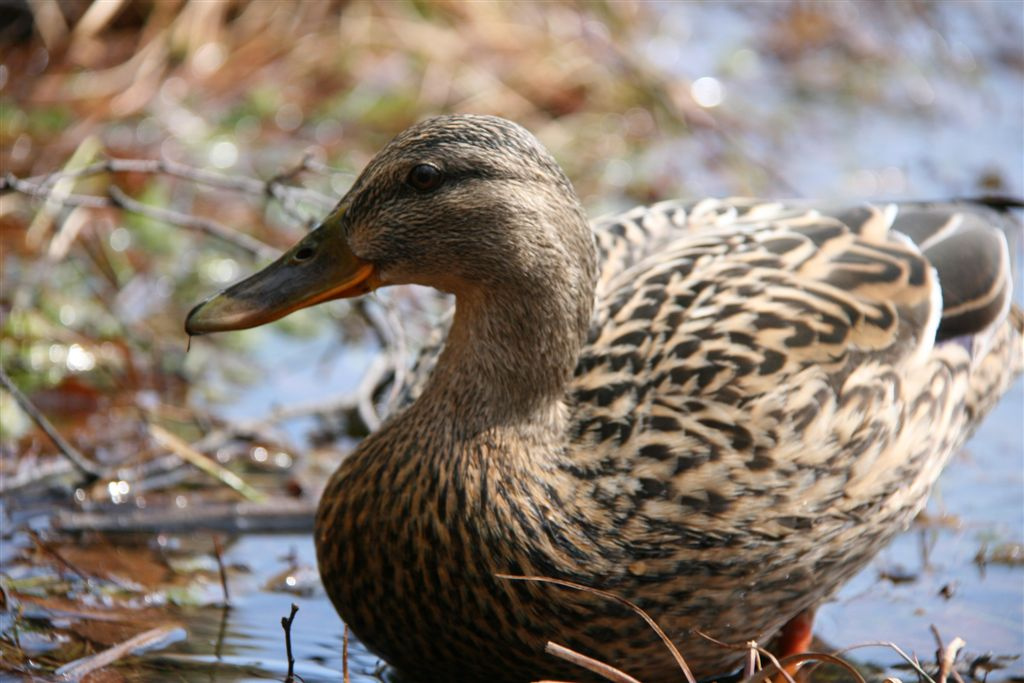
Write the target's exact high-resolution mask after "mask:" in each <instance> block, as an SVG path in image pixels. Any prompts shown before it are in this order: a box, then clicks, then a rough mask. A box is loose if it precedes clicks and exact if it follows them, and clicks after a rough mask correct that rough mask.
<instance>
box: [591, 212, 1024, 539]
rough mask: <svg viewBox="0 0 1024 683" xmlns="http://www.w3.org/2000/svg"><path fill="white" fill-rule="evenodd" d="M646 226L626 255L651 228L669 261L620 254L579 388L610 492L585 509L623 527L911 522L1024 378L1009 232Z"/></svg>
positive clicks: (878, 225) (597, 477)
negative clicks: (817, 520) (959, 448)
mask: <svg viewBox="0 0 1024 683" xmlns="http://www.w3.org/2000/svg"><path fill="white" fill-rule="evenodd" d="M648 211H654V212H660V213H661V214H662V216H661V218H651V217H646V218H644V217H642V216H639V214H636V215H635V216H634V217H633V218H631V220H630V223H629V224H628V225H627V226H626V227H625V228H624V229H622V230H621V231H619V232H621V236H619V237H618V238H617V239H619V240H624V239H625V238H626V237H628V235H629V234H630V229H631V227H632V226H637V225H639V226H640V227H641V228H643V227H644V226H645V225H646V226H653V227H654V229H653V230H652V229H651V228H646V229H647V231H648V232H651V233H652V234H653V236H652V237H651V238H650V239H651V243H652V244H654V245H655V246H654V249H653V250H651V251H648V252H647V253H646V254H644V253H643V252H642V251H641V247H640V246H639V245H638V244H637V240H632V241H630V245H628V246H623V245H622V244H618V245H616V244H615V240H612V239H609V238H604V240H605V245H604V246H603V247H602V248H603V249H604V251H605V253H606V254H608V255H609V257H610V258H611V259H612V260H613V261H616V265H613V266H612V268H611V269H610V270H609V271H608V272H606V273H605V274H604V275H605V277H604V278H603V279H602V285H601V291H602V298H601V300H600V301H599V311H598V314H597V315H596V316H595V325H594V327H593V329H592V331H591V335H590V339H589V344H588V345H587V347H586V349H585V351H584V354H583V356H582V357H581V359H580V362H579V365H578V367H577V371H576V377H575V380H574V382H573V385H572V389H571V396H572V403H573V416H574V417H573V425H574V432H573V435H572V437H573V449H572V450H573V467H574V468H576V470H577V472H576V473H577V474H578V475H579V476H580V480H581V481H585V482H590V484H589V485H588V486H591V487H592V488H593V489H594V490H592V491H590V490H588V491H586V492H582V493H581V495H585V496H590V497H592V498H594V499H595V500H601V499H605V500H607V501H608V502H609V509H610V510H619V511H620V512H621V513H622V514H623V515H624V517H623V518H622V519H619V520H617V521H618V522H619V523H628V519H627V517H630V516H632V515H636V514H641V511H642V510H643V509H644V508H645V507H646V506H647V504H648V503H649V504H650V505H655V506H657V507H659V515H660V516H661V519H662V520H663V521H664V522H666V523H667V522H669V521H670V520H673V519H680V520H686V524H687V525H688V528H691V529H692V528H700V527H703V528H705V529H708V530H713V533H715V534H722V533H726V534H727V533H729V531H728V529H729V528H730V522H731V523H732V524H735V525H737V527H736V528H739V527H741V526H742V525H744V524H746V525H748V526H749V525H750V524H755V523H756V524H759V525H760V527H761V529H762V531H764V533H769V534H770V533H776V532H780V530H782V529H783V528H784V527H785V525H786V524H803V523H810V521H809V520H811V519H812V518H813V517H814V516H815V515H831V516H834V517H837V518H841V517H844V516H848V515H853V514H857V513H856V510H857V509H859V508H860V506H869V507H872V506H874V507H872V509H874V508H876V507H879V506H882V507H884V506H885V505H889V506H890V507H891V508H892V509H891V512H892V513H893V514H897V513H898V514H900V515H903V516H906V514H908V510H910V509H911V508H913V507H915V506H917V505H919V503H920V502H921V501H923V491H926V490H927V488H928V487H929V486H930V485H931V483H932V481H933V480H934V477H935V476H936V475H937V472H938V470H939V469H940V468H941V465H942V463H943V462H944V459H945V458H946V457H947V456H948V453H949V452H950V451H951V449H952V448H953V446H955V445H956V444H958V443H959V442H960V441H961V439H962V438H963V437H964V435H965V434H966V432H967V431H968V430H969V428H970V425H971V423H973V421H975V420H977V419H978V418H979V417H980V413H981V412H983V411H982V407H983V404H990V403H992V402H994V400H991V401H990V400H989V398H990V397H991V396H993V395H994V396H998V395H999V393H1001V391H1002V390H1003V389H1004V388H1005V386H1006V385H1007V384H1008V382H1009V378H1010V377H1012V376H1013V375H1014V374H1015V373H1016V372H1019V371H1020V369H1021V366H1022V365H1024V351H1022V349H1021V327H1022V319H1021V316H1020V314H1019V312H1014V313H1013V314H1012V315H1007V312H1008V310H1009V307H1010V296H1011V277H1010V275H1009V257H1008V249H1007V242H1006V239H1005V236H1004V234H1003V231H1002V229H1001V228H1000V227H999V220H998V219H997V217H996V216H995V214H993V213H991V212H988V211H986V210H983V209H976V208H973V207H969V206H959V205H945V206H926V205H920V204H917V205H907V206H903V207H901V206H897V205H889V206H878V207H870V206H869V207H857V208H853V209H834V208H828V207H826V208H821V209H816V208H813V207H808V206H806V205H784V204H775V203H758V202H753V201H724V202H722V201H716V200H705V201H703V202H699V203H696V204H690V205H686V204H664V205H656V206H654V207H650V208H649V209H648ZM627 215H629V214H627ZM612 232H613V233H614V232H616V231H615V230H614V229H613V230H612ZM614 236H615V235H614V234H613V237H614ZM599 244H601V240H600V238H599ZM609 244H610V246H608V245H609ZM630 249H632V250H633V251H632V252H631V251H630ZM617 255H619V256H617ZM623 255H625V256H623ZM630 259H633V262H632V263H628V261H629V260H630ZM978 340H982V341H983V342H984V343H978ZM965 406H966V407H967V410H964V407H965ZM915 440H916V441H915ZM901 477H903V479H902V480H901ZM904 485H905V486H906V488H907V491H906V493H905V495H904V496H903V497H902V498H900V500H899V501H895V499H894V498H893V495H894V491H895V490H896V489H897V488H899V487H900V486H904ZM751 497H753V498H754V500H753V501H751V500H750V498H751ZM745 498H746V499H747V500H744V499H745ZM886 501H888V503H886ZM661 508H664V509H661ZM765 508H773V510H774V512H773V513H772V514H770V515H765V514H763V511H764V509H765ZM673 510H675V511H676V512H672V511H673ZM730 512H732V513H733V514H734V515H735V517H734V518H733V519H731V520H729V519H723V517H726V518H727V517H729V514H730ZM616 514H617V513H616ZM701 516H703V517H705V518H706V520H707V521H706V523H701V522H700V521H699V518H700V517H701ZM797 519H799V520H800V521H794V520H797Z"/></svg>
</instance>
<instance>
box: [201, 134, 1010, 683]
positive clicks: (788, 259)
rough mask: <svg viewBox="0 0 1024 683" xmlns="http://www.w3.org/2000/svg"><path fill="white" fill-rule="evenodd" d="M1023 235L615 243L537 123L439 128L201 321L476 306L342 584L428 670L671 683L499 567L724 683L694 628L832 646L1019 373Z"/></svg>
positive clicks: (333, 588) (934, 232)
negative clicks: (591, 673) (837, 625)
mask: <svg viewBox="0 0 1024 683" xmlns="http://www.w3.org/2000/svg"><path fill="white" fill-rule="evenodd" d="M1003 221H1004V218H1003V217H1001V216H999V215H997V214H996V213H995V212H993V211H989V210H986V209H985V208H983V207H978V206H971V205H955V204H946V205H923V204H909V205H884V206H861V207H853V208H848V209H843V208H835V207H833V208H828V207H815V206H810V205H805V204H792V203H789V204H787V203H777V202H762V201H753V200H712V199H709V200H704V201H699V202H695V203H693V202H691V203H687V202H681V201H668V202H663V203H660V204H655V205H653V206H648V207H642V208H637V209H634V210H632V211H629V212H627V213H624V214H622V215H619V216H614V217H611V218H606V219H603V220H599V221H597V222H596V224H594V225H591V224H590V223H589V222H588V220H587V217H586V215H585V213H584V211H583V209H582V207H581V206H580V202H579V201H578V200H577V198H576V195H575V193H574V191H573V186H572V184H571V183H570V182H569V180H568V179H567V178H566V176H565V174H564V173H563V172H562V170H561V169H560V168H559V166H558V164H557V163H556V162H555V161H554V159H553V158H552V156H551V155H550V154H549V153H548V152H547V151H546V150H545V149H544V147H543V146H542V145H541V144H540V143H539V142H538V141H537V140H536V139H535V138H534V137H533V136H532V135H531V134H530V133H529V132H527V131H526V130H524V129H523V128H521V127H520V126H518V125H516V124H514V123H511V122H509V121H505V120H503V119H500V118H495V117H490V116H468V115H466V116H462V115H460V116H443V117H440V118H433V119H430V120H428V121H425V122H423V123H420V124H418V125H415V126H413V127H412V128H410V129H409V130H407V131H405V132H404V133H402V134H400V135H399V136H398V137H397V138H395V139H394V140H393V141H392V142H391V143H390V144H388V145H387V146H386V147H385V148H384V149H383V150H382V151H381V152H380V153H379V154H378V155H377V156H376V157H375V158H374V159H373V160H372V161H371V162H370V163H369V165H368V166H367V167H366V169H365V170H364V171H363V172H362V174H361V175H360V176H359V177H358V179H357V180H356V181H355V184H354V185H353V186H352V188H351V189H350V190H349V191H348V193H347V194H346V195H345V196H344V197H343V198H342V199H341V201H340V202H339V204H338V205H337V208H335V209H334V210H333V212H331V213H330V215H328V216H327V217H326V218H325V219H324V221H323V222H322V224H321V225H320V226H319V227H317V228H316V229H315V230H313V231H312V232H311V233H310V234H309V235H308V236H307V237H305V238H304V239H303V240H301V241H300V242H299V243H298V244H296V245H295V246H294V247H293V248H292V249H291V250H289V251H288V252H287V253H286V254H284V255H283V256H282V257H281V258H280V259H279V260H278V261H276V262H275V263H273V264H272V265H270V266H269V267H267V268H266V269H265V270H263V271H261V272H259V273H257V274H255V275H253V276H251V277H250V278H248V279H246V280H244V281H242V282H240V283H238V284H235V285H233V286H232V287H230V288H228V289H227V290H225V291H224V292H223V293H221V294H218V295H216V296H214V297H213V298H212V299H210V300H208V301H206V302H205V303H203V304H200V305H199V306H197V307H196V308H195V309H193V310H192V312H191V313H190V314H189V316H188V319H187V322H186V329H187V331H188V333H189V334H193V335H195V334H201V333H208V332H215V331H221V330H236V329H242V328H246V327H251V326H254V325H260V324H263V323H266V322H268V321H271V320H274V319H277V318H280V317H281V316H284V315H286V314H287V313H289V312H291V311H294V310H296V309H298V308H302V307H305V306H311V305H313V304H316V303H319V302H322V301H326V300H329V299H336V298H340V297H351V296H357V295H360V294H363V293H366V292H369V291H372V290H374V289H376V288H378V287H383V286H385V285H397V284H405V283H416V284H420V285H427V286H431V287H435V288H437V289H439V290H442V291H444V292H450V293H452V294H454V295H455V301H456V304H455V313H454V318H453V320H452V323H451V328H450V331H449V333H448V335H447V341H446V343H445V346H444V349H443V351H442V352H441V353H440V354H439V355H438V356H437V357H436V359H434V360H430V361H429V362H428V363H427V364H428V365H432V366H433V367H432V369H431V370H430V372H429V379H427V380H426V381H425V383H424V384H423V386H422V390H421V391H419V393H418V396H417V397H416V399H415V400H414V401H412V402H411V404H409V405H408V406H406V407H405V408H404V409H403V410H401V411H400V412H398V413H397V414H395V415H394V416H392V417H391V418H390V419H389V420H388V421H387V422H386V423H385V424H384V425H383V426H382V427H381V428H380V429H379V430H377V431H376V432H375V433H374V434H371V435H370V436H369V437H367V438H366V439H365V440H364V441H363V442H362V443H361V445H360V446H359V447H358V448H357V449H356V450H355V452H353V453H352V454H351V455H349V456H348V457H347V458H345V459H344V460H343V461H342V462H341V465H340V467H339V468H338V470H337V471H336V472H335V474H334V475H333V477H331V479H330V481H329V482H328V484H327V486H326V489H325V491H324V493H323V497H322V500H321V502H320V506H319V512H318V514H317V518H316V532H315V533H316V547H317V553H318V559H319V565H320V572H321V575H322V578H323V583H324V586H325V588H326V590H327V594H328V595H329V596H330V599H331V600H332V601H333V603H334V605H335V606H336V608H337V610H338V612H339V614H340V615H341V616H342V618H343V619H344V620H345V621H346V622H347V623H348V624H349V626H350V627H351V628H352V630H353V631H354V632H355V634H356V635H357V636H358V637H359V639H360V640H362V641H363V642H364V643H365V644H366V645H367V646H368V647H369V648H370V649H371V650H373V651H374V652H376V653H378V654H379V655H380V656H382V657H383V658H384V659H385V660H387V661H388V662H389V663H391V664H392V665H393V666H395V667H396V668H397V669H398V670H399V671H400V672H403V673H404V674H405V675H406V676H408V677H409V678H411V679H412V680H421V681H484V680H486V681H509V682H517V683H518V682H521V681H530V680H536V679H538V678H543V677H561V678H572V679H574V680H579V679H580V676H581V675H585V672H582V671H581V670H580V669H577V668H575V667H573V668H567V667H568V665H567V664H565V663H563V662H560V660H557V659H555V658H553V657H551V656H549V655H547V654H545V652H544V645H545V643H546V642H547V641H548V640H553V641H556V642H558V643H560V644H563V645H566V646H568V647H571V648H573V649H575V650H578V651H580V652H582V653H584V654H587V655H591V656H593V657H596V658H598V659H601V660H603V661H606V662H608V663H610V664H612V665H614V666H617V667H619V668H620V669H622V670H623V671H626V672H629V673H631V674H632V675H635V676H637V677H638V678H640V679H641V680H643V681H645V682H646V683H658V682H660V681H669V680H672V681H676V680H680V674H679V671H678V669H677V668H676V664H675V663H674V661H673V660H672V658H671V656H670V655H669V654H668V653H667V652H666V651H665V649H664V647H663V645H662V643H661V642H659V640H658V638H657V636H656V635H655V634H654V633H652V632H651V631H650V630H649V629H648V627H647V626H646V625H645V624H644V623H643V622H642V621H641V620H640V619H638V618H637V617H636V615H635V614H632V613H631V612H629V611H628V610H626V609H624V608H623V607H621V606H620V605H618V604H617V603H614V602H609V601H608V600H606V599H604V598H601V597H598V596H595V595H592V594H589V593H586V592H578V591H571V590H565V589H563V588H558V587H552V586H549V585H544V584H540V583H534V582H520V581H509V580H507V579H505V578H502V577H501V576H499V575H531V576H544V577H554V578H559V579H565V580H569V581H573V582H576V583H579V584H585V585H587V586H591V587H595V588H599V589H604V590H606V591H610V592H612V593H615V594H616V595H618V596H621V597H623V598H627V599H629V600H632V601H633V602H635V603H636V604H637V605H639V606H640V607H642V608H643V609H645V610H646V611H647V612H648V613H649V614H650V615H651V616H652V617H653V618H654V619H655V620H656V621H657V622H658V623H659V624H660V625H661V626H662V627H663V628H664V630H665V631H666V632H667V633H668V634H669V636H670V637H671V638H672V639H673V640H674V641H675V643H676V644H677V645H678V646H679V648H680V649H681V651H682V653H683V655H684V656H685V657H686V658H687V660H688V662H689V664H690V666H691V668H692V669H693V670H694V671H695V673H696V674H697V675H698V676H700V675H710V674H717V673H720V672H723V671H727V670H728V669H729V668H730V667H731V666H734V665H735V664H736V658H737V656H740V655H741V654H742V653H739V654H738V653H737V652H736V651H733V650H728V649H724V648H720V647H717V646H714V645H710V644H709V643H708V642H707V641H706V640H703V639H702V638H701V637H699V636H698V635H697V634H696V631H698V630H699V631H701V632H703V633H706V634H708V635H711V636H713V637H715V638H718V639H719V640H722V641H726V642H732V643H743V642H745V641H748V640H758V641H759V642H765V641H766V640H767V639H768V638H770V637H771V636H773V634H777V633H779V632H780V631H782V630H784V629H785V628H787V627H786V625H787V623H789V624H790V627H789V628H790V629H791V628H792V627H793V624H800V623H803V624H805V625H806V622H807V615H809V614H810V613H811V611H812V610H813V609H814V607H815V606H816V605H817V604H819V603H820V602H821V601H822V600H824V599H825V598H827V597H828V596H829V595H830V594H832V593H833V592H834V591H835V590H836V589H837V588H838V587H839V586H841V585H842V584H843V582H844V581H846V580H847V579H849V578H850V577H851V576H852V575H853V574H854V573H856V572H857V571H858V570H859V569H861V568H862V567H863V566H864V565H865V563H867V562H868V561H869V560H870V559H871V557H872V556H873V555H875V553H877V552H878V550H879V549H880V548H881V547H882V546H884V545H885V543H886V542H887V541H888V540H889V539H890V538H891V537H892V536H893V535H894V534H895V533H897V532H898V531H899V530H901V529H903V528H905V527H906V526H907V525H908V523H909V522H910V521H911V520H912V519H913V518H914V516H915V514H917V512H918V511H919V510H920V509H921V508H922V506H923V505H924V502H925V499H926V497H927V495H928V492H929V490H930V489H931V487H932V485H933V484H934V482H935V480H936V478H937V477H938V475H939V472H940V470H941V469H942V467H943V465H944V464H945V462H946V461H947V460H948V459H949V456H950V453H952V452H953V451H954V449H956V448H957V447H958V446H959V445H960V444H961V443H962V442H963V441H964V439H965V438H966V437H967V435H968V434H969V433H970V432H971V430H972V429H973V427H974V426H975V425H976V424H977V423H978V421H979V420H980V419H981V418H982V416H983V415H984V413H985V412H986V411H987V410H988V409H989V408H990V407H991V406H992V405H993V404H994V403H995V402H996V400H997V399H998V397H999V395H1000V394H1001V393H1002V392H1003V391H1004V390H1005V389H1006V388H1007V386H1008V385H1009V383H1010V381H1011V378H1012V377H1013V376H1014V375H1015V374H1017V373H1018V372H1019V371H1020V370H1021V368H1022V366H1024V350H1022V329H1024V315H1022V313H1021V311H1020V310H1019V309H1018V308H1016V307H1013V306H1011V280H1012V278H1011V277H1010V264H1009V250H1008V248H1007V241H1006V239H1005V235H1004V233H1003V231H1002V230H1001V229H1000V225H1001V224H1002V222H1003ZM788 635H790V636H792V635H793V634H792V633H789V634H788ZM797 636H798V639H799V636H800V634H799V633H798V634H797Z"/></svg>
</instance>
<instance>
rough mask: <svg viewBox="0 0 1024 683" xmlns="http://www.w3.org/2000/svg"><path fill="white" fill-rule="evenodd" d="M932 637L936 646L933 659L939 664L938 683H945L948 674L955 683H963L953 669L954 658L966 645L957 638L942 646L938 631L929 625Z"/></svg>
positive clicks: (933, 625) (961, 639)
mask: <svg viewBox="0 0 1024 683" xmlns="http://www.w3.org/2000/svg"><path fill="white" fill-rule="evenodd" d="M930 628H931V631H932V635H933V636H935V644H936V646H937V648H936V650H935V658H936V659H937V660H938V662H939V675H938V683H946V681H947V679H948V678H949V676H950V674H952V675H953V678H955V679H956V680H957V683H963V680H962V679H961V678H960V674H959V673H957V671H956V669H954V668H953V664H954V662H956V656H957V655H958V654H960V650H961V649H963V647H964V645H966V644H967V643H966V642H965V641H964V639H963V638H960V637H959V636H957V637H955V638H953V640H952V642H950V644H949V645H948V646H947V645H944V644H943V642H942V636H940V635H939V629H937V628H935V624H932V625H931V627H930Z"/></svg>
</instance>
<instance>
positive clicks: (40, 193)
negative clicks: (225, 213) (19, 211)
mask: <svg viewBox="0 0 1024 683" xmlns="http://www.w3.org/2000/svg"><path fill="white" fill-rule="evenodd" d="M4 189H12V190H14V191H16V192H20V193H21V194H24V195H27V196H30V197H40V198H42V199H48V200H52V201H55V202H58V203H59V204H61V205H63V206H84V207H87V208H91V209H105V208H120V209H122V210H124V211H127V212H129V213H134V214H138V215H140V216H145V217H147V218H152V219H154V220H158V221H163V222H164V223H168V224H170V225H176V226H178V227H180V228H186V229H188V230H195V231H197V232H201V233H204V234H206V235H210V236H211V237H216V238H217V239H219V240H222V241H224V242H226V243H228V244H231V245H232V246H235V247H237V248H239V249H241V250H243V251H245V252H247V253H249V254H251V255H253V256H258V257H261V258H267V259H270V258H276V257H277V256H278V255H279V254H280V253H281V252H280V250H278V249H276V248H274V247H272V246H270V245H269V244H266V243H264V242H261V241H260V240H258V239H256V238H254V237H251V236H249V235H246V234H244V233H241V232H238V231H237V230H233V229H231V228H229V227H228V226H226V225H224V224H222V223H218V222H217V221H214V220H211V219H209V218H200V217H198V216H192V215H189V214H186V213H181V212H179V211H173V210H171V209H162V208H159V207H155V206H150V205H149V204H145V203H143V202H140V201H138V200H136V199H132V198H131V197H129V196H128V195H127V194H125V192H124V190H122V189H121V188H119V187H117V186H116V185H111V186H110V187H109V188H107V193H108V194H107V196H106V197H101V196H99V195H90V194H70V193H69V194H66V195H61V196H60V197H54V196H52V195H51V194H50V191H49V189H48V188H47V187H46V186H45V185H42V184H36V183H33V182H31V181H28V180H22V179H20V178H17V177H15V176H14V175H12V174H10V173H8V174H7V175H5V176H4V178H3V180H2V181H0V191H2V190H4Z"/></svg>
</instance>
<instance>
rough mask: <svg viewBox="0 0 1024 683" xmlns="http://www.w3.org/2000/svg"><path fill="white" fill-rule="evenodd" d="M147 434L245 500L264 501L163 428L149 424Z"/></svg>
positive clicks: (236, 478)
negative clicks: (236, 492)
mask: <svg viewBox="0 0 1024 683" xmlns="http://www.w3.org/2000/svg"><path fill="white" fill-rule="evenodd" d="M149 434H150V436H152V437H153V439H154V440H155V441H156V442H157V443H159V444H160V445H161V446H163V447H164V448H166V449H168V450H170V451H172V452H173V453H174V454H175V455H177V456H178V457H179V458H181V459H182V460H185V461H186V462H190V463H192V464H193V465H195V466H196V467H198V468H199V469H200V470H202V471H203V472H205V473H206V474H209V475H210V476H211V477H214V478H216V479H218V480H219V481H221V482H222V483H224V484H226V485H228V486H230V487H231V488H233V489H234V490H235V491H238V492H239V493H240V494H242V495H243V496H245V497H246V498H247V499H249V500H251V501H255V502H262V501H264V500H266V498H267V497H266V496H265V495H263V494H262V493H260V492H259V491H257V490H256V489H254V488H253V487H252V486H250V485H249V484H247V483H246V482H245V480H243V479H242V478H241V477H240V476H238V475H237V474H235V473H234V472H232V471H231V470H228V469H226V468H224V467H222V466H220V465H219V464H217V463H216V462H214V461H213V460H211V459H210V458H208V457H206V456H205V455H203V454H202V453H200V452H199V451H197V450H196V449H194V448H192V446H190V445H189V444H187V443H185V442H184V441H183V440H182V439H180V438H178V437H177V436H175V435H174V434H171V433H170V432H169V431H167V430H166V429H164V428H163V427H161V426H159V425H154V424H151V425H149Z"/></svg>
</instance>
